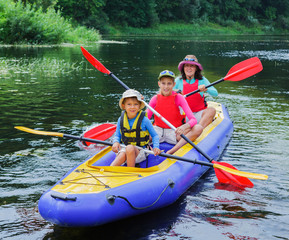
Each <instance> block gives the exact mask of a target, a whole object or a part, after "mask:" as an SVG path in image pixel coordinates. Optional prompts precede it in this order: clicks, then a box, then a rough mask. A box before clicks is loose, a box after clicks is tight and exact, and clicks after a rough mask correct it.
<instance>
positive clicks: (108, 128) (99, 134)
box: [83, 123, 116, 146]
mask: <svg viewBox="0 0 289 240" xmlns="http://www.w3.org/2000/svg"><path fill="white" fill-rule="evenodd" d="M115 130H116V124H112V123H104V124H101V125H98V126H96V127H94V128H92V129H90V130H89V131H87V132H85V133H84V135H83V137H85V138H91V139H97V140H102V141H104V140H107V139H109V138H110V137H111V136H112V135H113V134H114V133H115ZM90 144H92V143H91V142H85V145H86V146H89V145H90Z"/></svg>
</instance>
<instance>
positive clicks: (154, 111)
mask: <svg viewBox="0 0 289 240" xmlns="http://www.w3.org/2000/svg"><path fill="white" fill-rule="evenodd" d="M109 75H110V76H111V77H112V78H113V79H115V80H116V81H117V82H119V83H120V84H121V85H122V86H123V87H124V88H125V89H126V90H129V89H130V88H129V87H128V86H127V85H126V84H124V83H123V82H122V81H121V80H120V79H119V78H118V77H117V76H115V75H114V74H113V73H110V74H109ZM143 103H144V104H145V105H146V107H147V108H148V109H149V110H151V111H152V112H153V113H154V114H155V115H156V116H157V117H159V118H160V119H161V120H162V121H163V122H164V123H166V124H167V125H168V126H169V127H170V128H171V129H173V130H174V131H175V130H176V127H175V126H174V125H172V124H171V123H170V122H169V121H168V120H167V119H165V118H164V117H163V116H162V115H161V114H159V113H158V112H157V111H156V110H155V109H154V108H152V107H151V106H150V105H149V104H147V103H146V102H145V101H143ZM181 137H182V138H183V139H185V140H186V141H187V142H188V143H189V144H191V145H192V146H193V147H194V148H195V149H196V150H197V151H198V152H199V153H201V154H202V155H203V156H204V157H205V158H206V159H208V160H209V161H210V162H212V161H213V160H214V159H213V158H211V157H210V156H208V155H207V154H206V153H205V152H203V151H202V150H201V149H200V148H199V147H198V146H197V145H196V144H194V143H193V142H192V141H191V140H190V139H188V138H187V137H186V136H185V135H184V134H181Z"/></svg>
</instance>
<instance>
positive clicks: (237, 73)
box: [184, 57, 263, 97]
mask: <svg viewBox="0 0 289 240" xmlns="http://www.w3.org/2000/svg"><path fill="white" fill-rule="evenodd" d="M262 70H263V66H262V63H261V61H260V59H259V58H258V57H253V58H249V59H247V60H244V61H242V62H239V63H237V64H236V65H234V66H233V67H232V68H231V69H230V70H229V72H228V73H227V75H226V76H225V77H224V78H221V79H220V80H217V81H215V82H213V83H211V84H209V85H208V86H206V88H209V87H211V86H214V85H216V84H218V83H221V82H223V81H233V82H236V81H241V80H243V79H245V78H248V77H251V76H253V75H254V74H256V73H258V72H261V71H262ZM197 92H200V90H199V89H198V90H195V91H193V92H190V93H187V94H186V95H184V97H189V96H191V95H193V94H195V93H197Z"/></svg>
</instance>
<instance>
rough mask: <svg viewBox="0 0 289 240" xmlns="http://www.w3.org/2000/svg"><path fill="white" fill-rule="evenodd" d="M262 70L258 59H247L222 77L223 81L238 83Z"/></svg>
mask: <svg viewBox="0 0 289 240" xmlns="http://www.w3.org/2000/svg"><path fill="white" fill-rule="evenodd" d="M262 70H263V66H262V63H261V61H260V59H259V58H258V57H253V58H249V59H247V60H244V61H242V62H239V63H238V64H236V65H234V66H233V67H232V68H231V69H230V70H229V72H228V73H227V75H226V76H225V77H224V80H229V81H240V80H243V79H245V78H248V77H251V76H253V75H254V74H256V73H258V72H261V71H262Z"/></svg>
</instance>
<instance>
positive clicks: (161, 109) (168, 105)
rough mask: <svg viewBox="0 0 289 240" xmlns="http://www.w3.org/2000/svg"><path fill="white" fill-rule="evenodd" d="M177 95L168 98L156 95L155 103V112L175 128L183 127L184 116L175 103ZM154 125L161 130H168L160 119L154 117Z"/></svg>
mask: <svg viewBox="0 0 289 240" xmlns="http://www.w3.org/2000/svg"><path fill="white" fill-rule="evenodd" d="M177 94H178V93H173V94H172V95H170V96H167V97H165V96H163V95H161V94H158V95H157V103H156V106H155V110H156V111H157V112H158V113H159V114H160V115H162V116H163V117H164V118H165V119H166V120H168V121H169V122H170V123H171V124H172V125H174V126H175V127H176V128H177V127H179V126H181V125H183V119H184V116H183V115H181V113H180V109H179V107H178V106H177V105H176V103H175V98H176V95H177ZM155 125H156V126H158V127H161V128H170V127H169V126H168V125H167V124H165V123H164V122H163V121H162V120H161V118H159V117H157V116H156V115H155Z"/></svg>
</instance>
